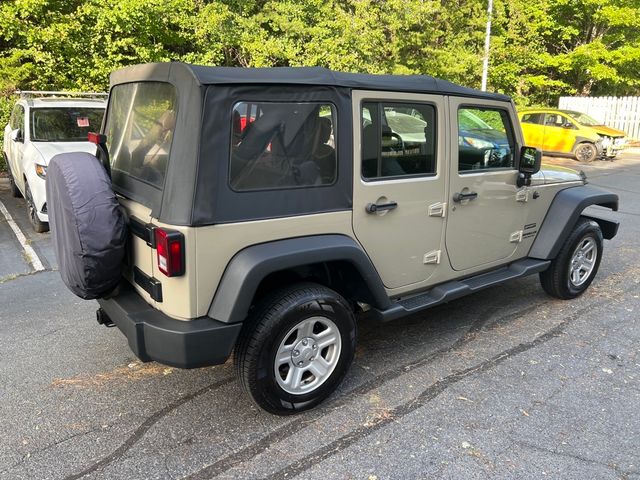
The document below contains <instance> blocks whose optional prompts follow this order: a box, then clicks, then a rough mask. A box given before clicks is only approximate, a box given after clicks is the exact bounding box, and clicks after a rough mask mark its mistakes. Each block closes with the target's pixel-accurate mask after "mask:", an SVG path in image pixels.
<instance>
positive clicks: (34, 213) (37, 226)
mask: <svg viewBox="0 0 640 480" xmlns="http://www.w3.org/2000/svg"><path fill="white" fill-rule="evenodd" d="M24 191H25V200H26V201H27V213H28V214H29V222H31V225H32V226H33V229H34V230H35V231H36V232H38V233H44V232H48V231H49V223H48V222H43V221H42V220H40V219H39V218H38V209H37V208H36V204H35V202H34V201H33V196H32V195H31V189H30V188H29V184H28V183H27V182H26V181H25V182H24Z"/></svg>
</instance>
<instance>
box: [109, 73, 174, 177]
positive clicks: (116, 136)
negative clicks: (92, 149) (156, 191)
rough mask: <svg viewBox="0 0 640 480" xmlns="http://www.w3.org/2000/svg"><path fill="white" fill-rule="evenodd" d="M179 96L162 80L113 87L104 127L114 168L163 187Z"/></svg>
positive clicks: (118, 171) (115, 170)
mask: <svg viewBox="0 0 640 480" xmlns="http://www.w3.org/2000/svg"><path fill="white" fill-rule="evenodd" d="M176 97H177V95H176V89H175V87H174V86H173V85H171V84H169V83H162V82H141V83H127V84H122V85H117V86H115V87H114V88H113V89H112V91H111V96H110V100H109V110H108V113H107V123H106V127H105V133H106V135H107V148H108V149H109V154H110V157H111V169H112V171H114V172H117V173H123V174H125V175H127V176H129V177H133V178H134V179H136V180H140V181H142V182H145V183H147V184H150V185H153V186H154V187H157V188H162V185H163V184H164V176H165V172H166V170H167V163H168V161H169V155H170V152H171V144H172V142H173V133H174V130H175V124H176V113H177V100H176ZM115 178H117V176H114V181H115Z"/></svg>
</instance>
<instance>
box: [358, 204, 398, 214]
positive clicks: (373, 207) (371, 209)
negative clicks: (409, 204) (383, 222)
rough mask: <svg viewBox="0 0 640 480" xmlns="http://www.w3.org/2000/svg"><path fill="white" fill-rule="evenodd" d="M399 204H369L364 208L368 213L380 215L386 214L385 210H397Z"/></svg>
mask: <svg viewBox="0 0 640 480" xmlns="http://www.w3.org/2000/svg"><path fill="white" fill-rule="evenodd" d="M397 207H398V204H397V203H396V202H389V203H367V206H366V207H364V208H365V210H366V211H367V213H378V212H384V211H385V210H393V209H394V208H397Z"/></svg>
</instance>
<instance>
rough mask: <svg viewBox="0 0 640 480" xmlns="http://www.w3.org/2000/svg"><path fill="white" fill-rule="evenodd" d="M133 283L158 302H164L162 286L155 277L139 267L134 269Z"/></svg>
mask: <svg viewBox="0 0 640 480" xmlns="http://www.w3.org/2000/svg"><path fill="white" fill-rule="evenodd" d="M133 281H134V282H136V283H137V284H138V285H140V286H141V287H142V289H143V290H144V291H145V292H147V293H148V294H149V295H151V298H153V299H154V300H155V301H156V302H162V284H161V283H160V282H159V281H158V280H157V279H156V278H153V277H150V276H149V275H147V274H146V273H144V272H143V271H142V270H140V269H139V268H138V267H133Z"/></svg>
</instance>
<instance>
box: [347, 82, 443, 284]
mask: <svg viewBox="0 0 640 480" xmlns="http://www.w3.org/2000/svg"><path fill="white" fill-rule="evenodd" d="M445 108H446V104H445V101H444V98H443V97H440V96H435V95H417V94H398V93H385V92H366V91H354V92H353V123H354V162H353V163H354V188H353V230H354V232H355V235H356V238H357V239H358V241H359V242H360V243H361V244H362V246H363V247H364V249H365V251H366V252H367V254H368V255H369V257H370V258H371V260H372V262H373V264H374V265H375V267H376V269H377V270H378V273H379V274H380V277H381V278H382V281H383V283H384V285H385V286H386V287H387V288H389V289H393V288H399V287H404V286H407V285H411V284H414V283H417V282H420V281H424V280H426V279H428V278H429V277H430V276H431V275H433V273H434V272H435V270H436V269H437V268H438V265H439V264H440V260H441V249H442V240H443V238H442V236H443V225H444V215H445V212H446V205H444V202H445V188H446V177H447V173H446V171H445V168H444V167H443V166H444V165H446V162H445V153H446V145H445V141H444V130H445V128H444V126H445V118H446V116H445Z"/></svg>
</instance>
